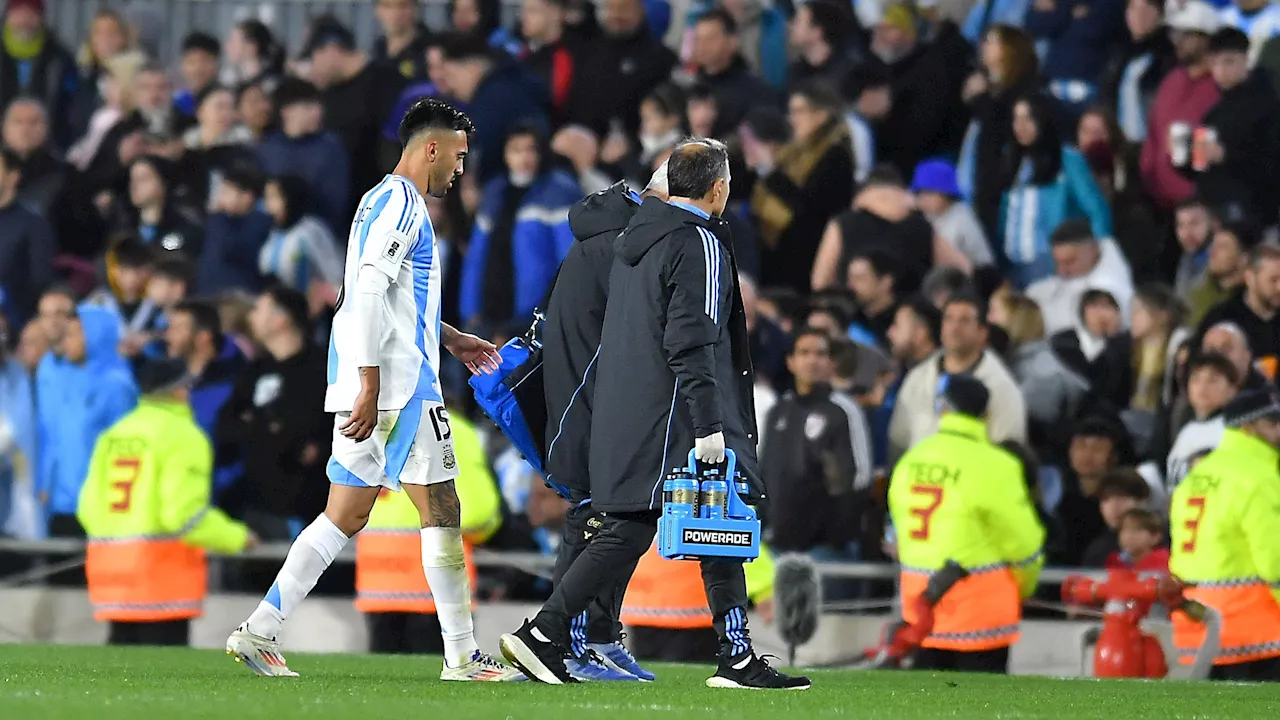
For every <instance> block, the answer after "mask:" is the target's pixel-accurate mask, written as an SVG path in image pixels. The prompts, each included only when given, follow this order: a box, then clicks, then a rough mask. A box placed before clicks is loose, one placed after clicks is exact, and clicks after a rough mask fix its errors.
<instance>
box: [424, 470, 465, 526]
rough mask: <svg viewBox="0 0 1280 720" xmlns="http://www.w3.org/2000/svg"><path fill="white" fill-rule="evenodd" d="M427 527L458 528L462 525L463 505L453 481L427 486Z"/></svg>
mask: <svg viewBox="0 0 1280 720" xmlns="http://www.w3.org/2000/svg"><path fill="white" fill-rule="evenodd" d="M424 519H425V520H426V527H447V528H456V527H461V525H462V507H461V505H460V504H459V502H458V491H457V490H456V489H455V488H454V486H453V481H452V480H449V481H448V482H442V483H436V484H434V485H428V486H427V517H426V518H424Z"/></svg>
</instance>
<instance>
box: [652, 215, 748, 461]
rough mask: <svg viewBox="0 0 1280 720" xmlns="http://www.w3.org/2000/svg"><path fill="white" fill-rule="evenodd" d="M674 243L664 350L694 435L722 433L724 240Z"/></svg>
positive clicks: (688, 238)
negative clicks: (719, 357)
mask: <svg viewBox="0 0 1280 720" xmlns="http://www.w3.org/2000/svg"><path fill="white" fill-rule="evenodd" d="M704 233H705V234H704ZM673 244H674V245H675V251H674V253H673V255H674V257H673V258H672V261H671V265H670V268H671V270H670V276H669V277H668V278H667V286H668V288H670V292H671V295H670V299H669V300H668V301H667V325H666V327H665V328H664V329H663V332H662V347H663V349H664V350H665V351H666V355H667V365H668V366H669V367H670V368H671V371H672V372H673V373H675V376H676V381H677V382H678V383H679V384H680V390H681V394H682V395H683V397H684V398H685V402H686V403H687V404H688V406H689V414H690V415H691V416H692V417H693V430H694V437H695V438H704V437H707V436H709V435H712V434H714V433H718V432H722V431H723V429H724V428H723V411H722V409H721V407H720V393H719V390H718V389H717V385H716V359H715V344H716V339H717V338H719V336H720V328H721V323H722V322H724V321H727V320H728V317H727V315H728V313H727V312H724V309H725V308H724V307H723V306H724V304H725V303H723V302H721V298H722V297H723V296H724V294H725V293H724V290H723V288H724V287H725V285H724V284H725V283H726V282H730V283H731V282H732V278H729V277H727V275H728V273H727V272H726V271H725V269H724V267H723V265H722V264H721V256H720V241H719V240H718V239H716V237H715V236H714V235H712V234H711V233H710V232H707V231H703V230H701V229H700V230H698V231H696V232H689V233H682V234H681V237H680V238H679V240H677V241H676V242H674V243H673Z"/></svg>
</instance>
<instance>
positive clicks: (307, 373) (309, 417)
mask: <svg viewBox="0 0 1280 720" xmlns="http://www.w3.org/2000/svg"><path fill="white" fill-rule="evenodd" d="M249 325H250V328H251V330H252V331H253V337H254V340H256V341H257V342H258V343H260V344H261V345H262V348H263V350H264V352H263V353H262V354H261V355H259V356H258V357H257V358H255V359H254V361H253V362H252V363H251V364H250V365H249V367H248V368H247V370H246V372H244V373H243V374H242V375H241V376H240V377H239V378H238V379H237V380H236V383H235V385H234V386H233V389H232V391H231V397H230V398H229V399H228V401H227V403H226V404H225V405H223V406H222V409H221V410H220V411H219V413H218V423H217V427H216V429H215V430H214V439H215V441H216V443H217V445H218V447H219V448H225V449H226V450H227V451H228V452H229V453H230V454H231V455H232V456H233V457H235V458H236V459H238V460H240V461H242V462H243V463H244V475H243V476H242V479H241V482H240V483H239V487H237V488H236V489H235V491H234V492H236V494H237V495H239V496H240V497H238V498H236V499H237V500H239V501H240V502H242V503H243V506H242V508H238V509H242V510H243V513H244V514H243V517H244V520H245V523H246V524H248V525H249V527H251V528H253V530H254V532H256V533H258V535H259V536H260V537H262V538H265V539H268V540H291V539H292V538H293V536H294V535H295V534H296V532H297V531H298V530H300V529H301V528H302V527H303V523H302V521H301V519H302V518H309V517H312V516H314V515H316V514H319V513H320V512H322V511H323V510H324V505H325V499H326V497H327V496H328V492H329V484H328V482H326V481H325V477H324V463H325V460H326V457H327V452H325V451H324V448H325V446H326V443H327V442H328V440H329V436H330V433H331V432H332V423H333V421H332V419H331V418H330V417H329V415H327V414H326V413H325V411H324V392H323V388H324V383H325V358H324V356H323V354H321V352H320V351H319V350H318V349H316V348H314V347H312V346H311V344H309V343H308V342H307V338H308V337H309V335H310V322H309V321H308V319H307V299H306V297H305V296H303V295H302V293H300V292H298V291H296V290H291V289H289V288H286V287H283V286H279V285H277V286H274V287H272V288H269V289H268V290H266V291H264V292H263V293H262V294H261V295H259V296H258V300H257V302H256V303H255V304H254V306H253V310H252V311H251V312H250V313H249ZM236 504H239V503H236ZM273 571H274V569H273Z"/></svg>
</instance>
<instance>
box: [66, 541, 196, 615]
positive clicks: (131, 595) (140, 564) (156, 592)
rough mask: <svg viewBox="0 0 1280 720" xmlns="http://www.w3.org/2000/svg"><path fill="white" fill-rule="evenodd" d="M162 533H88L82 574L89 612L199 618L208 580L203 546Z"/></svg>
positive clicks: (95, 613) (96, 613)
mask: <svg viewBox="0 0 1280 720" xmlns="http://www.w3.org/2000/svg"><path fill="white" fill-rule="evenodd" d="M157 537H165V536H130V537H116V538H90V539H89V544H88V547H87V548H86V553H85V577H86V579H87V580H88V584H89V602H90V603H91V604H92V605H93V617H94V619H96V620H100V621H126V622H160V621H163V620H186V619H190V618H194V617H199V616H200V613H201V609H202V605H203V602H204V596H205V591H206V589H207V584H208V569H207V566H206V563H205V555H204V551H203V550H200V549H199V548H194V547H191V546H190V545H187V544H186V543H184V542H182V541H181V540H176V539H172V537H171V536H169V537H170V539H154V538H157Z"/></svg>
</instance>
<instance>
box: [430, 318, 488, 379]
mask: <svg viewBox="0 0 1280 720" xmlns="http://www.w3.org/2000/svg"><path fill="white" fill-rule="evenodd" d="M440 344H441V345H443V346H444V349H445V350H448V351H449V354H450V355H453V356H454V357H455V358H457V359H458V360H460V361H462V364H463V365H466V366H467V369H468V370H470V371H471V374H472V375H480V374H482V373H483V374H485V375H492V374H493V373H495V372H497V371H498V370H499V369H500V368H501V366H502V355H500V354H499V353H498V346H496V345H494V344H493V343H491V342H489V341H488V340H485V339H484V338H482V337H477V336H475V335H472V334H471V333H464V332H462V331H461V330H459V329H457V328H455V327H453V326H452V325H449V324H448V323H444V322H442V323H440Z"/></svg>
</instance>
